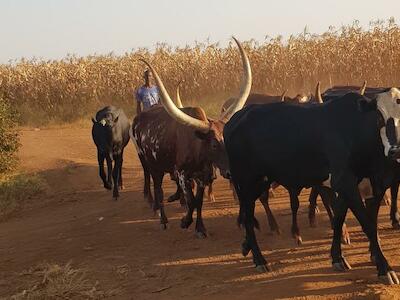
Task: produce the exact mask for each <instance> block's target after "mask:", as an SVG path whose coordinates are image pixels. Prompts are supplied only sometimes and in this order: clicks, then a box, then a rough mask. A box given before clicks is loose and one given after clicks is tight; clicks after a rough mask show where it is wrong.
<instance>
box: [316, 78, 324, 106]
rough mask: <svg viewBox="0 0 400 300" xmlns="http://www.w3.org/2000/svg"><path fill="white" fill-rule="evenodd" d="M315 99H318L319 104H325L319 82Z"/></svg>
mask: <svg viewBox="0 0 400 300" xmlns="http://www.w3.org/2000/svg"><path fill="white" fill-rule="evenodd" d="M315 98H316V99H317V101H318V103H323V101H322V96H321V82H319V81H318V83H317V86H316V87H315Z"/></svg>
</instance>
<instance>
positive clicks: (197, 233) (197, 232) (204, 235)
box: [196, 231, 207, 240]
mask: <svg viewBox="0 0 400 300" xmlns="http://www.w3.org/2000/svg"><path fill="white" fill-rule="evenodd" d="M196 237H197V238H198V239H200V240H202V239H205V238H206V237H207V234H206V233H205V232H202V231H196Z"/></svg>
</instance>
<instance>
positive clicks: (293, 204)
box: [289, 190, 303, 245]
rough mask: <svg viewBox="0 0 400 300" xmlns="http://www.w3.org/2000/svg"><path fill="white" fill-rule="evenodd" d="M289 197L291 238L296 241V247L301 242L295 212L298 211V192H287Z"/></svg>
mask: <svg viewBox="0 0 400 300" xmlns="http://www.w3.org/2000/svg"><path fill="white" fill-rule="evenodd" d="M289 195H290V208H291V210H292V236H293V238H294V239H295V240H296V242H297V245H301V244H302V243H303V240H302V238H301V236H300V229H299V226H298V224H297V211H298V210H299V198H298V192H297V191H294V190H289Z"/></svg>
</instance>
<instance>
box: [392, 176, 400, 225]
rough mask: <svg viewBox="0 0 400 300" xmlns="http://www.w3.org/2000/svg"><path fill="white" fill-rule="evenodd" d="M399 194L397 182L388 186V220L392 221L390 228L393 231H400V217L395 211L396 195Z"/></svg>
mask: <svg viewBox="0 0 400 300" xmlns="http://www.w3.org/2000/svg"><path fill="white" fill-rule="evenodd" d="M398 192H399V182H398V181H395V182H393V183H392V185H391V186H390V197H391V202H392V203H391V204H390V220H391V221H392V227H393V228H394V229H400V215H399V212H398V211H397V195H398Z"/></svg>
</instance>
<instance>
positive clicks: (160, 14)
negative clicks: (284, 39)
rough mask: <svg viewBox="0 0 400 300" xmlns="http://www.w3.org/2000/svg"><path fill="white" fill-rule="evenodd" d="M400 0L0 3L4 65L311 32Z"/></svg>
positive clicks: (393, 6) (394, 8) (384, 12)
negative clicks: (23, 59)
mask: <svg viewBox="0 0 400 300" xmlns="http://www.w3.org/2000/svg"><path fill="white" fill-rule="evenodd" d="M399 13H400V0H380V1H371V0H364V1H363V0H334V1H333V0H329V1H322V0H319V1H318V0H302V1H300V0H291V1H289V0H274V1H267V0H264V1H263V0H242V1H239V0H213V1H211V0H197V1H193V0H153V1H151V0H144V1H137V0H131V1H128V0H113V1H111V0H110V1H106V0H79V1H78V0H29V1H28V0H0V63H6V62H7V61H8V60H10V59H15V58H21V57H26V58H31V57H33V56H36V57H40V58H45V59H47V58H61V57H64V56H66V54H68V53H73V54H78V55H87V54H93V53H108V52H110V51H114V52H115V53H117V54H118V53H124V52H126V51H130V50H132V49H134V48H137V47H148V48H153V47H154V45H155V44H156V43H157V42H167V43H168V44H170V45H173V46H174V45H186V44H189V45H192V44H193V43H194V41H196V40H197V41H205V40H206V39H207V38H210V40H211V41H221V42H222V43H226V41H228V39H229V38H230V36H231V35H235V36H236V37H238V38H239V39H241V40H245V39H250V38H255V39H257V40H259V41H262V40H263V39H264V37H265V36H266V35H269V36H275V35H278V34H282V35H283V36H288V35H290V34H292V33H299V32H301V31H302V30H303V29H304V27H305V26H307V27H308V29H309V31H310V32H312V33H319V32H322V31H325V30H327V28H328V26H329V25H333V26H336V27H339V26H341V25H345V24H350V23H351V22H352V21H353V20H355V19H357V20H359V21H360V22H361V24H362V25H368V23H369V21H370V20H376V19H388V18H389V17H392V16H393V17H395V19H396V21H400V20H397V17H399V18H400V16H399Z"/></svg>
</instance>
